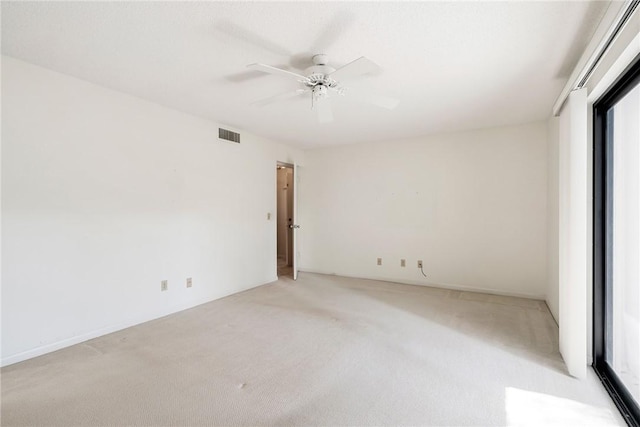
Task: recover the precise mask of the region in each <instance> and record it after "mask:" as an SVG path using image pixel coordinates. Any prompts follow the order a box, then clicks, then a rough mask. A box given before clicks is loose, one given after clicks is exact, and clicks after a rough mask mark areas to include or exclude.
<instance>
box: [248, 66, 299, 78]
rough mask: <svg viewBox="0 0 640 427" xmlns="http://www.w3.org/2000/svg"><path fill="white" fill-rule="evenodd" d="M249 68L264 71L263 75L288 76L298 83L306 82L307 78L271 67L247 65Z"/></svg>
mask: <svg viewBox="0 0 640 427" xmlns="http://www.w3.org/2000/svg"><path fill="white" fill-rule="evenodd" d="M247 68H251V69H252V70H258V71H262V72H263V73H269V74H279V75H282V76H286V77H289V78H295V79H296V80H298V81H299V80H306V77H305V76H303V75H301V74H298V73H293V72H291V71H287V70H283V69H282V68H276V67H272V66H271V65H265V64H249V65H247Z"/></svg>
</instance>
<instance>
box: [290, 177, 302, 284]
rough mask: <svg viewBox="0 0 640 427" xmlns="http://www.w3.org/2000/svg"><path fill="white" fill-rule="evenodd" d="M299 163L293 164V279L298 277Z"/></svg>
mask: <svg viewBox="0 0 640 427" xmlns="http://www.w3.org/2000/svg"><path fill="white" fill-rule="evenodd" d="M299 228H300V226H299V225H298V165H296V164H294V165H293V220H292V221H291V231H292V232H293V280H296V279H298V257H299V254H298V229H299Z"/></svg>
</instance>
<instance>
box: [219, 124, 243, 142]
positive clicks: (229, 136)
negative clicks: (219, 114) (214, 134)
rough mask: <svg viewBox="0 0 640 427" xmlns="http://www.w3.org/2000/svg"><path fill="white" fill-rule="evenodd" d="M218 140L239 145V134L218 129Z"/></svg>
mask: <svg viewBox="0 0 640 427" xmlns="http://www.w3.org/2000/svg"><path fill="white" fill-rule="evenodd" d="M218 138H220V139H225V140H227V141H231V142H237V143H238V144H240V134H239V133H236V132H232V131H230V130H227V129H222V128H218Z"/></svg>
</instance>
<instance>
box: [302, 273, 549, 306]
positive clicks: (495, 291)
mask: <svg viewBox="0 0 640 427" xmlns="http://www.w3.org/2000/svg"><path fill="white" fill-rule="evenodd" d="M300 272H304V273H315V274H325V275H330V276H342V277H349V278H352V279H367V280H379V281H382V282H392V283H401V284H403V285H414V286H426V287H430V288H441V289H451V290H454V291H464V292H476V293H483V294H491V295H500V296H506V297H517V298H527V299H535V300H540V301H544V300H545V295H539V294H528V293H520V292H508V291H502V290H498V289H491V288H476V287H472V286H464V285H455V284H449V283H434V282H424V281H419V280H406V279H396V278H390V277H375V276H353V275H349V274H341V273H335V272H330V271H323V270H315V269H300Z"/></svg>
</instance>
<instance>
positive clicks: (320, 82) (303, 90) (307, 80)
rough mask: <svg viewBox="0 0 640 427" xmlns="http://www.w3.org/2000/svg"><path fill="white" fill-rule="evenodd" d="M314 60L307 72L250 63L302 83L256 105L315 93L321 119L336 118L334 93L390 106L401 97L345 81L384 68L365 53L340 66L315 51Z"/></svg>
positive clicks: (327, 120) (315, 104) (393, 106)
mask: <svg viewBox="0 0 640 427" xmlns="http://www.w3.org/2000/svg"><path fill="white" fill-rule="evenodd" d="M312 60H313V64H314V65H312V66H311V67H309V68H307V69H306V70H305V74H306V76H303V75H302V74H298V73H294V72H292V71H288V70H284V69H282V68H277V67H272V66H270V65H265V64H250V65H247V67H248V68H251V69H253V70H258V71H262V72H265V73H269V74H277V75H280V76H283V77H287V78H290V79H295V80H296V81H298V83H300V84H301V87H300V88H299V89H297V90H295V91H293V92H286V93H283V94H280V95H276V96H272V97H269V98H265V99H262V100H260V101H257V102H254V103H253V105H256V106H265V105H267V104H270V103H272V102H276V101H281V100H284V99H289V98H294V97H297V96H305V95H307V94H311V108H312V109H314V110H316V112H317V114H318V121H319V122H320V123H328V122H332V121H333V112H332V111H331V104H330V103H329V100H330V98H331V96H332V95H333V94H337V95H347V94H348V96H350V97H353V98H354V100H357V101H362V102H366V103H369V104H373V105H375V106H378V107H381V108H386V109H393V108H395V107H396V106H397V105H398V103H399V101H398V100H397V99H393V98H388V97H385V96H380V95H377V94H374V93H372V92H370V91H366V90H365V91H357V90H353V89H354V88H347V87H346V86H344V85H343V84H342V82H343V81H349V80H351V79H354V78H357V77H360V76H364V75H366V74H372V73H375V72H378V71H379V70H380V67H379V66H378V65H377V64H375V63H374V62H372V61H370V60H369V59H367V58H365V57H364V56H362V57H360V58H358V59H356V60H355V61H352V62H350V63H348V64H347V65H345V66H343V67H340V68H338V69H335V68H333V67H331V66H330V65H328V58H327V55H324V54H319V55H314V56H313V58H312Z"/></svg>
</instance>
